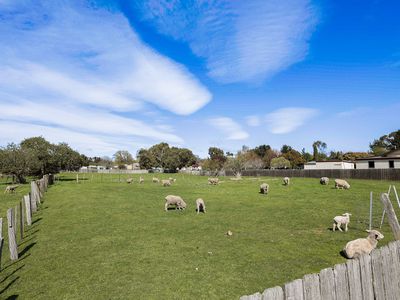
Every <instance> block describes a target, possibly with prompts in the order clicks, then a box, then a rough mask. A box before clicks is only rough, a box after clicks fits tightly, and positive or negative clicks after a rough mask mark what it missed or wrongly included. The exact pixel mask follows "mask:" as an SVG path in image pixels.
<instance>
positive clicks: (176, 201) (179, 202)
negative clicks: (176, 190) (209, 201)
mask: <svg viewBox="0 0 400 300" xmlns="http://www.w3.org/2000/svg"><path fill="white" fill-rule="evenodd" d="M170 205H175V207H176V209H179V210H182V209H185V208H186V203H185V201H183V199H182V198H181V197H179V196H174V195H168V196H167V197H165V211H168V206H170Z"/></svg>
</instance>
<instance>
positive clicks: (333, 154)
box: [329, 151, 343, 160]
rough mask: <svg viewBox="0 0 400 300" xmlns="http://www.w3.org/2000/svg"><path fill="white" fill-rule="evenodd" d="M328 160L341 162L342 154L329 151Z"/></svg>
mask: <svg viewBox="0 0 400 300" xmlns="http://www.w3.org/2000/svg"><path fill="white" fill-rule="evenodd" d="M329 159H339V160H343V152H342V151H331V152H330V154H329Z"/></svg>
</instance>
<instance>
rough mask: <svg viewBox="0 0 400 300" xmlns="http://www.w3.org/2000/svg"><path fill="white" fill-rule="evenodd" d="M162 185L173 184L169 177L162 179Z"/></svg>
mask: <svg viewBox="0 0 400 300" xmlns="http://www.w3.org/2000/svg"><path fill="white" fill-rule="evenodd" d="M161 184H162V186H171V181H170V180H169V179H163V180H161Z"/></svg>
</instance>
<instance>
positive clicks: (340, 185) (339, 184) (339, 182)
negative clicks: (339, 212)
mask: <svg viewBox="0 0 400 300" xmlns="http://www.w3.org/2000/svg"><path fill="white" fill-rule="evenodd" d="M335 188H337V189H345V190H347V189H349V188H350V184H349V183H348V182H347V181H346V180H343V179H335Z"/></svg>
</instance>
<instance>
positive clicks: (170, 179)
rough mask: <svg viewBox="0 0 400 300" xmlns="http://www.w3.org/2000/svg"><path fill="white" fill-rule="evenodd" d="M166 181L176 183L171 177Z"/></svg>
mask: <svg viewBox="0 0 400 300" xmlns="http://www.w3.org/2000/svg"><path fill="white" fill-rule="evenodd" d="M168 180H169V181H171V182H175V181H176V179H175V178H172V177H170V178H168Z"/></svg>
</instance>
